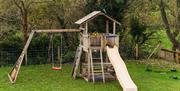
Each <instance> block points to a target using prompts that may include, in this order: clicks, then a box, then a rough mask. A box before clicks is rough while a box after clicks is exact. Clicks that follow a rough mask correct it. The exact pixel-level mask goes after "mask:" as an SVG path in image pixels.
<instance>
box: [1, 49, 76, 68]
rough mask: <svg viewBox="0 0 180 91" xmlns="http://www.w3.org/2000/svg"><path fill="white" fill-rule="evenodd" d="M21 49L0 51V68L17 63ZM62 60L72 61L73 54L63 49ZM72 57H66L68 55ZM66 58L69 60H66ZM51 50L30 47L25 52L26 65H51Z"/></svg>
mask: <svg viewBox="0 0 180 91" xmlns="http://www.w3.org/2000/svg"><path fill="white" fill-rule="evenodd" d="M50 49H51V48H50ZM21 51H22V49H14V48H13V49H11V48H6V49H0V67H1V66H7V65H14V63H15V62H16V61H17V59H18V57H19V55H20V53H21ZM53 51H54V60H57V48H56V47H54V49H53ZM62 51H63V55H62V58H63V60H66V61H68V62H69V61H73V60H71V59H73V58H74V53H72V51H68V49H63V50H62ZM70 53H71V54H72V55H73V56H71V55H70V56H68V55H69V54H70ZM67 56H68V57H69V58H67ZM50 58H51V50H49V51H48V47H30V48H29V49H28V52H27V63H28V64H47V63H51V59H50Z"/></svg>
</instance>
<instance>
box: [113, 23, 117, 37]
mask: <svg viewBox="0 0 180 91" xmlns="http://www.w3.org/2000/svg"><path fill="white" fill-rule="evenodd" d="M113 34H116V22H113Z"/></svg>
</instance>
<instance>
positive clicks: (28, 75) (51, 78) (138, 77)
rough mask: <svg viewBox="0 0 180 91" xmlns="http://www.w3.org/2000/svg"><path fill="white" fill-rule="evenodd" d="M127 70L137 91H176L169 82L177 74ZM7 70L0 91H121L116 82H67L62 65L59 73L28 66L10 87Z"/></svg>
mask: <svg viewBox="0 0 180 91" xmlns="http://www.w3.org/2000/svg"><path fill="white" fill-rule="evenodd" d="M126 64H127V67H128V69H129V73H130V74H131V77H132V79H133V80H134V82H135V83H136V85H137V86H138V89H139V91H180V80H179V79H178V80H175V79H172V78H170V77H171V76H173V75H176V76H178V77H179V78H180V72H179V71H180V69H178V72H166V74H160V73H158V72H147V71H145V69H146V65H144V64H142V63H136V62H127V63H126ZM10 69H11V68H10V67H4V68H0V91H122V88H121V86H120V85H119V83H118V81H111V82H107V83H105V84H103V83H101V82H98V83H95V84H93V83H91V82H86V81H84V80H83V79H81V78H79V79H77V80H72V79H71V76H70V75H71V65H64V66H63V70H61V71H52V70H51V65H30V66H23V67H22V68H21V71H20V74H19V77H18V79H17V83H16V84H15V85H11V84H10V82H9V80H8V77H7V73H8V72H9V71H10Z"/></svg>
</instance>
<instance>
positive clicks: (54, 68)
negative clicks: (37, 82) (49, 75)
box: [52, 67, 61, 70]
mask: <svg viewBox="0 0 180 91" xmlns="http://www.w3.org/2000/svg"><path fill="white" fill-rule="evenodd" d="M52 70H61V67H52Z"/></svg>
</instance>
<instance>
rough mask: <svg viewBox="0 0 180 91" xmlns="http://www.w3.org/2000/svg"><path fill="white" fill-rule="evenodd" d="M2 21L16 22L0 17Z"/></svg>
mask: <svg viewBox="0 0 180 91" xmlns="http://www.w3.org/2000/svg"><path fill="white" fill-rule="evenodd" d="M0 19H1V20H5V21H9V22H13V21H15V20H10V19H8V18H5V17H1V16H0Z"/></svg>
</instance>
